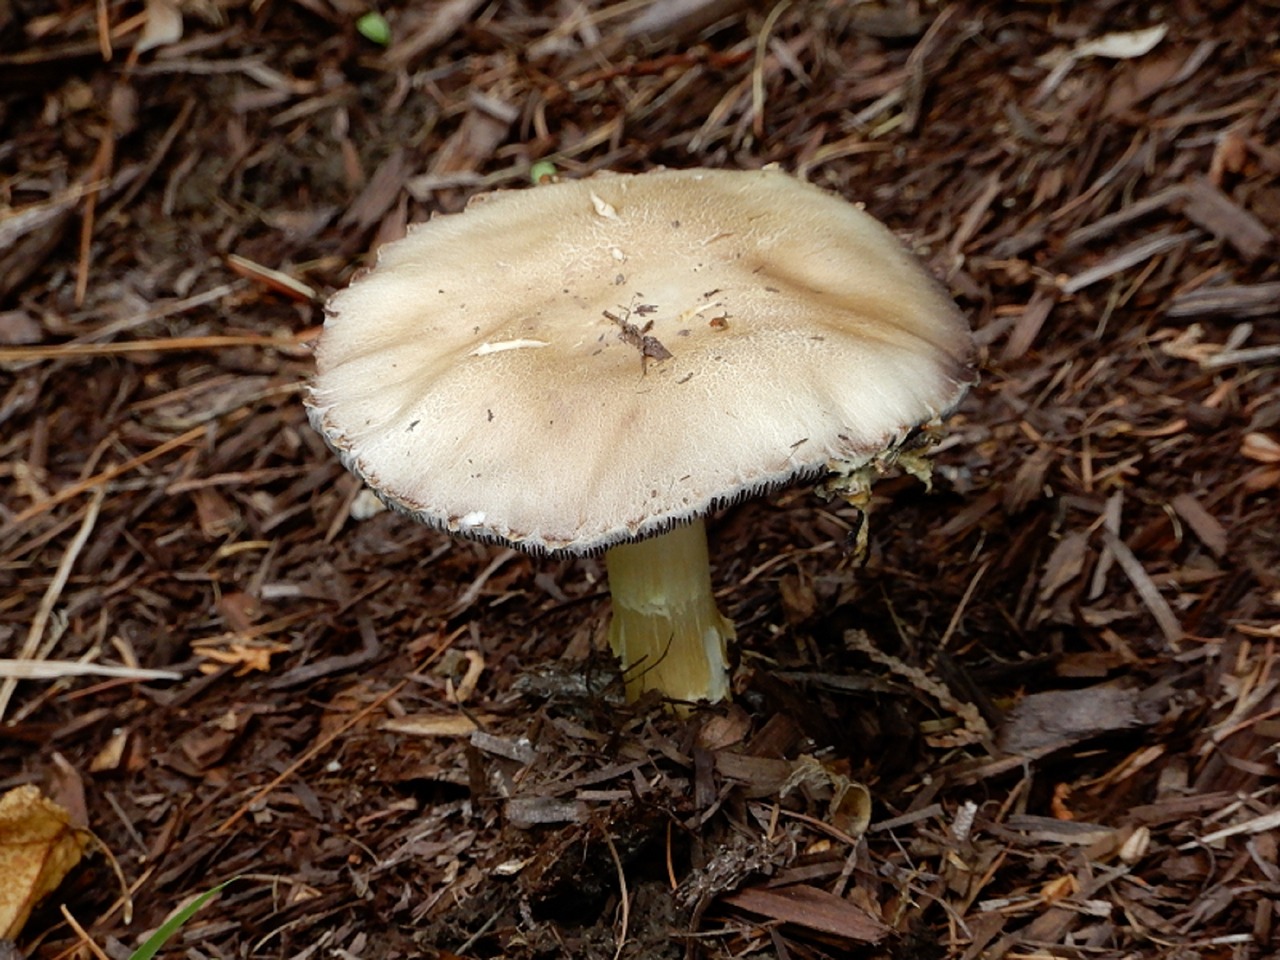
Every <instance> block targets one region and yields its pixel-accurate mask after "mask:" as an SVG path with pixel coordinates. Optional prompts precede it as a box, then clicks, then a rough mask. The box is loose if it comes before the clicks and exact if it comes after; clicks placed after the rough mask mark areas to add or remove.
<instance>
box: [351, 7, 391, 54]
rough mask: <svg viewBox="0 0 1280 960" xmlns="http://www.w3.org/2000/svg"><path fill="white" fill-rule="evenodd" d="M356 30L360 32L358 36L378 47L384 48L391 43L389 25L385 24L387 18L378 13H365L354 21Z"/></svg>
mask: <svg viewBox="0 0 1280 960" xmlns="http://www.w3.org/2000/svg"><path fill="white" fill-rule="evenodd" d="M356 29H357V30H359V31H360V36H362V37H364V38H365V39H366V40H368V41H369V42H370V43H376V44H377V45H378V46H380V47H385V46H386V45H387V44H389V43H390V42H391V24H389V23H387V18H386V17H384V16H383V15H382V14H380V13H377V12H370V13H366V14H365V15H364V16H362V17H361V18H360V19H359V20H357V21H356Z"/></svg>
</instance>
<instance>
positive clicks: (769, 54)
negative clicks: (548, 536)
mask: <svg viewBox="0 0 1280 960" xmlns="http://www.w3.org/2000/svg"><path fill="white" fill-rule="evenodd" d="M378 9H379V10H380V13H381V15H382V16H383V17H385V20H386V22H387V25H388V26H389V28H390V42H389V44H388V45H387V46H386V47H382V46H379V45H378V44H377V43H376V42H374V41H373V40H371V39H369V37H370V36H375V35H376V34H373V33H371V32H370V31H369V30H368V29H367V26H366V27H365V28H362V27H361V18H362V17H363V16H364V15H365V14H367V13H369V12H370V8H368V6H367V5H366V4H357V3H353V2H350V0H277V2H268V3H262V2H250V0H214V2H204V3H190V4H188V3H169V2H166V0H148V2H146V3H144V4H139V3H132V4H129V3H122V2H119V0H102V2H98V3H94V4H90V3H85V2H82V0H53V2H47V3H44V4H36V3H31V2H25V0H14V2H12V3H0V126H3V128H4V130H5V136H4V138H3V139H2V140H0V722H2V723H3V724H4V726H3V735H0V792H2V791H4V790H8V789H10V788H13V787H20V786H24V785H28V784H34V785H36V786H38V787H40V788H41V790H42V792H43V794H44V795H46V796H49V797H52V798H53V799H55V800H56V801H57V802H58V803H59V804H61V806H62V807H64V808H66V809H67V810H71V811H74V812H75V817H76V818H78V819H77V820H76V822H77V823H79V822H84V823H87V824H88V827H89V829H90V830H91V831H92V833H93V835H94V836H95V837H96V838H97V839H98V841H99V843H100V846H96V847H91V848H90V850H89V852H87V853H86V855H85V856H84V858H83V859H82V860H81V861H80V863H79V865H78V866H77V867H76V868H75V869H74V870H73V871H72V872H71V873H70V874H69V875H68V876H67V877H66V878H65V879H64V880H62V882H61V883H60V884H59V885H58V887H57V889H56V890H55V891H54V892H53V893H52V895H51V896H49V897H47V898H45V900H44V903H43V905H42V906H37V908H36V909H35V911H34V912H33V913H32V914H31V917H30V919H29V920H28V921H27V922H26V924H25V926H24V927H23V929H22V930H21V931H20V932H18V933H17V934H16V936H17V940H16V942H15V943H13V944H10V943H7V942H0V954H4V955H7V956H30V957H36V956H39V957H45V958H55V957H65V956H71V955H73V954H74V955H78V956H79V955H88V952H89V946H88V942H90V941H91V942H92V943H93V945H94V947H95V948H97V949H100V950H102V951H103V952H104V954H105V955H107V956H112V957H123V956H127V955H128V953H129V952H130V951H131V950H132V949H133V948H134V947H136V946H137V944H138V943H139V942H140V941H141V939H142V938H143V937H144V936H145V932H146V931H148V930H153V929H155V928H157V927H158V926H159V925H160V924H161V923H162V922H163V921H164V919H165V918H166V917H167V916H168V915H169V914H170V913H171V912H172V911H173V910H174V909H176V908H177V907H178V906H179V905H181V904H183V903H185V902H187V901H188V900H189V899H190V898H191V897H193V896H195V895H197V894H200V893H203V892H205V891H207V890H209V889H211V888H212V887H213V886H215V885H216V884H218V883H220V882H222V881H224V880H228V879H230V878H231V877H235V876H239V877H241V879H240V880H238V881H237V882H236V883H234V884H232V885H230V886H228V887H227V888H226V889H225V890H223V892H222V893H221V894H220V895H219V897H217V898H216V899H215V900H214V901H213V902H211V903H210V904H208V905H206V906H205V907H204V908H203V909H202V910H201V911H200V912H199V913H198V914H197V915H196V916H195V917H194V918H193V919H191V920H190V921H188V922H187V923H186V925H185V926H184V927H183V929H182V930H181V931H180V932H179V933H178V935H177V936H176V937H175V939H174V940H173V941H172V942H171V944H170V946H169V947H168V948H166V951H165V953H164V956H166V957H178V956H184V957H189V958H194V960H199V958H204V957H230V956H236V957H245V958H257V957H268V956H269V957H272V958H277V957H289V958H298V960H302V958H308V957H313V956H320V955H326V956H327V955H332V956H342V957H366V956H367V957H379V958H388V960H394V958H397V957H421V956H429V957H431V956H436V957H455V958H458V957H460V958H463V960H481V958H496V957H504V958H508V960H535V958H548V957H574V958H585V960H596V958H600V960H621V958H626V957H633V958H645V960H663V958H672V960H675V958H686V957H687V958H694V957H699V958H706V960H727V958H729V957H742V956H754V957H772V958H777V960H787V958H804V960H810V958H835V957H867V958H873V957H874V958H883V957H893V958H908V957H914V958H919V957H929V958H948V960H978V958H984V960H985V958H989V960H1001V958H1015V957H1028V956H1055V957H1058V956H1062V957H1067V956H1070V957H1092V956H1117V957H1118V956H1124V957H1141V958H1153V960H1154V958H1166V957H1193V956H1194V957H1232V958H1245V960H1247V958H1258V960H1261V958H1265V957H1269V956H1274V955H1275V954H1276V953H1277V951H1280V933H1278V932H1277V929H1276V928H1277V924H1276V893H1277V889H1280V872H1277V868H1276V863H1277V859H1278V851H1277V842H1278V841H1277V836H1278V835H1280V830H1278V829H1277V827H1278V825H1277V822H1276V813H1275V810H1276V806H1277V801H1278V799H1280V797H1278V794H1277V790H1278V789H1280V788H1278V785H1277V778H1278V775H1280V765H1278V761H1277V752H1276V749H1275V744H1276V742H1277V737H1278V736H1280V663H1277V653H1276V647H1277V641H1280V573H1278V572H1277V571H1280V522H1278V520H1277V518H1278V517H1280V509H1278V508H1277V498H1280V328H1278V327H1277V324H1276V323H1275V319H1276V318H1277V316H1280V267H1278V266H1277V252H1278V251H1280V244H1278V243H1277V237H1278V235H1280V142H1278V140H1280V61H1278V60H1277V58H1276V55H1275V47H1276V37H1277V35H1280V14H1278V13H1277V10H1276V8H1275V7H1274V5H1272V4H1268V3H1264V2H1227V3H1213V4H1199V5H1196V4H1175V5H1172V6H1150V5H1147V6H1141V5H1132V4H1130V5H1126V4H1118V5H1117V4H1058V5H1052V4H1020V5H1011V4H998V3H994V2H971V3H962V4H942V5H936V4H926V3H902V4H868V3H845V4H836V3H824V2H818V0H791V2H786V0H784V2H782V3H772V4H765V5H759V4H750V3H744V2H738V0H653V2H643V0H641V2H635V3H606V2H604V0H582V2H572V3H569V2H566V3H558V4H536V3H535V4H531V3H522V2H515V0H495V2H493V3H489V4H483V3H477V2H475V0H448V2H444V3H434V4H431V3H427V4H408V3H392V4H386V5H382V6H380V7H379V8H378ZM362 29H363V30H364V32H362ZM546 163H549V164H551V165H552V167H553V168H554V171H555V173H554V175H555V176H559V177H566V178H571V177H582V176H587V175H589V174H591V173H594V172H596V171H601V170H618V171H642V170H646V169H651V168H654V167H657V166H667V167H690V166H698V165H703V166H710V167H731V168H757V167H760V166H762V165H764V164H768V163H777V164H780V165H782V166H783V167H784V168H786V169H789V170H793V171H796V172H797V173H799V174H800V175H802V176H804V177H806V178H807V179H809V180H811V181H813V182H815V183H817V184H819V185H821V186H823V187H825V188H827V189H830V190H833V191H836V192H838V193H840V194H842V195H843V196H845V197H847V198H848V199H850V200H852V201H856V202H859V203H862V204H864V205H865V206H866V208H867V209H868V211H869V212H871V213H872V214H874V215H875V216H877V217H879V218H881V219H882V220H884V221H885V222H886V223H888V224H889V226H890V227H891V228H892V229H893V230H895V231H896V232H897V233H898V234H899V235H900V236H902V237H903V239H904V240H905V241H906V242H907V243H908V244H909V245H910V246H911V247H912V249H913V250H914V251H915V252H916V253H918V254H919V255H920V256H921V257H922V258H924V259H925V261H926V262H927V263H928V264H929V266H930V268H931V269H932V270H933V271H934V272H935V274H936V275H937V276H938V277H939V278H940V279H941V280H942V281H943V282H944V283H945V284H947V286H948V287H949V289H950V291H951V292H952V294H953V295H954V296H955V297H956V298H957V301H958V302H959V303H960V305H961V306H962V307H963V308H964V310H965V311H966V312H967V314H968V315H969V316H970V317H971V318H972V321H973V325H974V328H975V331H976V337H977V341H978V344H979V349H980V352H981V358H980V359H981V361H982V368H983V369H982V381H981V383H980V384H979V386H978V387H976V388H975V389H974V390H973V391H972V392H971V394H970V395H969V397H968V398H967V399H966V400H965V402H964V403H963V405H962V406H961V408H960V409H959V410H958V411H957V412H956V413H955V415H954V416H953V417H952V419H951V422H950V434H949V436H948V437H947V438H946V439H945V440H943V442H942V443H941V444H940V445H939V447H938V450H937V455H936V458H935V470H934V476H933V490H932V492H926V491H925V490H924V489H923V487H921V486H920V485H919V484H917V483H916V482H915V481H914V480H912V479H910V478H905V477H904V478H890V479H887V480H885V481H882V482H881V483H880V484H879V485H878V486H877V487H876V489H875V492H874V496H875V498H876V499H878V500H879V501H881V502H880V503H878V504H877V505H876V506H877V509H876V510H875V511H874V514H873V518H874V519H873V520H872V521H871V525H870V528H869V530H868V531H867V536H868V544H869V548H870V549H869V550H868V552H867V555H866V558H865V562H862V563H857V562H855V561H854V558H853V556H852V555H851V552H850V548H851V545H852V544H853V543H854V542H855V540H856V538H857V536H858V533H859V530H860V527H859V524H860V522H861V520H860V517H859V515H858V514H856V513H855V512H854V511H853V510H852V509H851V508H849V507H847V506H845V505H843V504H840V503H826V502H823V501H821V500H819V499H817V498H815V497H813V496H812V495H811V492H810V491H809V490H807V489H802V488H797V489H795V490H791V491H785V492H782V493H780V494H778V495H776V496H773V497H770V498H765V499H758V500H755V501H752V502H747V503H743V504H739V505H736V506H734V507H732V508H731V509H728V510H725V511H723V512H722V513H721V514H719V515H718V516H716V517H714V518H713V519H712V520H711V523H710V531H711V540H712V547H713V563H714V568H715V577H716V586H717V596H718V598H719V600H720V602H721V604H722V606H723V608H724V610H725V613H726V614H728V615H729V616H731V617H732V619H733V620H734V622H735V623H736V624H737V630H738V644H737V648H736V656H737V663H736V665H735V670H734V678H733V680H734V694H735V696H734V702H733V703H732V704H726V705H721V706H719V707H716V708H709V709H704V710H697V711H694V712H693V713H692V714H691V715H690V716H689V717H687V718H677V717H674V716H672V715H670V714H669V713H667V712H665V711H664V710H663V708H662V706H661V705H660V704H658V703H656V702H649V701H643V702H641V703H638V704H627V703H625V702H624V701H623V698H622V687H621V683H620V682H619V679H618V677H617V674H616V668H615V665H614V663H613V660H612V658H611V657H610V656H609V655H608V653H607V650H606V643H605V640H604V624H605V622H606V617H607V610H606V603H605V595H604V592H603V588H602V582H603V579H604V570H603V565H602V563H601V562H600V561H599V560H598V559H597V558H582V559H575V560H558V561H548V560H541V559H531V558H528V557H525V556H523V555H520V554H516V553H514V552H503V551H501V550H498V549H494V548H490V547H486V546H482V545H478V544H473V543H464V542H461V541H454V540H450V539H449V538H448V537H446V536H444V535H443V534H441V533H438V532H434V531H430V530H426V529H423V528H420V527H416V526H414V525H412V524H411V523H409V522H407V521H406V520H405V519H404V518H402V517H399V516H396V515H394V514H391V513H388V512H386V511H379V510H378V509H376V507H375V506H373V505H371V504H370V503H369V502H368V498H367V497H366V496H364V495H362V492H361V489H360V486H359V484H358V483H357V482H356V481H355V480H354V478H352V477H351V476H349V475H348V474H347V473H346V472H345V471H344V470H343V469H342V467H341V465H340V464H338V463H337V462H336V460H335V458H334V457H333V456H332V454H331V453H330V452H329V451H328V450H327V449H326V447H325V445H324V443H323V441H322V440H321V439H320V438H319V437H318V436H316V434H315V433H314V432H313V431H312V430H311V429H310V428H309V426H308V425H307V422H306V416H305V413H304V412H303V409H302V397H303V395H304V393H305V390H306V382H307V379H308V377H309V375H310V372H311V358H310V345H311V344H312V343H313V342H314V340H315V338H316V336H317V334H318V331H319V328H320V325H321V324H322V323H323V318H324V314H323V306H322V304H323V302H324V300H325V299H326V298H327V297H328V295H329V294H331V293H332V292H333V291H335V290H337V289H340V288H341V287H343V286H344V285H345V284H346V283H348V282H349V281H350V279H351V278H352V277H353V276H354V275H355V274H357V273H358V272H359V271H360V270H362V269H365V268H367V267H368V266H369V265H371V264H372V262H373V256H374V251H375V250H376V248H377V246H378V245H379V244H381V243H383V242H386V241H388V240H391V239H394V238H396V237H398V236H400V235H402V234H403V233H404V232H405V230H406V229H407V228H408V226H409V225H410V224H412V223H415V222H418V221H421V220H425V219H427V218H428V217H430V216H432V215H433V214H436V213H442V212H454V211H458V210H461V209H463V207H464V206H465V205H466V204H467V202H468V201H469V200H470V199H471V198H472V197H474V196H476V195H479V194H482V193H484V192H486V191H489V190H494V189H515V188H523V187H526V185H528V184H529V183H530V181H531V179H532V177H533V172H532V171H533V168H534V164H539V165H540V166H539V168H538V169H539V171H540V173H539V176H546V175H547V173H546V171H547V169H548V168H547V167H546V166H545V164H546ZM548 229H549V230H550V229H554V225H553V224H549V225H548ZM633 307H634V305H631V308H633ZM631 308H628V309H629V310H630V309H631ZM633 312H634V311H633ZM618 325H619V327H620V329H621V331H622V335H623V336H624V337H629V338H630V339H629V340H628V342H629V343H631V344H632V345H633V346H635V347H636V349H637V351H638V352H639V353H640V355H641V362H642V363H645V362H648V361H660V360H661V359H662V354H663V352H664V351H665V350H666V346H664V345H663V344H662V343H660V342H658V341H657V340H656V339H655V338H654V337H653V336H652V335H651V334H650V333H649V332H648V330H647V328H645V327H644V326H643V322H642V321H640V320H639V317H638V316H637V317H633V316H632V315H631V313H630V312H627V311H623V310H620V311H619V314H618ZM670 346H675V345H674V344H671V345H670ZM851 389H852V385H851ZM157 671H159V672H157ZM175 675H176V676H177V677H178V679H166V678H171V677H174V676H175ZM868 798H869V805H870V806H869V809H868ZM868 820H870V823H869V825H868V822H867V821H868ZM0 842H3V840H2V838H0ZM117 869H118V873H117ZM0 885H3V882H2V881H0ZM5 892H6V894H9V893H10V891H7V890H6V891H5ZM27 895H28V894H27V892H26V891H18V892H17V893H16V895H14V896H15V897H16V898H18V899H19V900H20V901H21V902H24V903H25V900H22V899H21V898H25V897H26V896H27ZM63 908H65V914H64V912H63Z"/></svg>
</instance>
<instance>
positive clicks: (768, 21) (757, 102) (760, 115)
mask: <svg viewBox="0 0 1280 960" xmlns="http://www.w3.org/2000/svg"><path fill="white" fill-rule="evenodd" d="M789 6H791V0H779V2H778V3H776V4H774V7H773V9H772V10H770V11H769V15H768V16H767V17H765V18H764V25H763V26H761V27H760V34H759V36H757V37H756V60H755V65H754V66H753V67H752V68H751V132H752V133H754V134H755V135H756V139H757V140H759V139H762V138H763V137H764V58H765V54H766V53H767V52H768V49H769V35H770V34H771V33H773V28H774V26H775V25H776V24H777V22H778V18H779V17H781V16H782V14H783V13H785V12H786V9H787V7H789Z"/></svg>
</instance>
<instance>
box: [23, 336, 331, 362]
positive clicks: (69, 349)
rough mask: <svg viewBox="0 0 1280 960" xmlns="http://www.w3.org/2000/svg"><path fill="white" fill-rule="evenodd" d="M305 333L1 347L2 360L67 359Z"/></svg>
mask: <svg viewBox="0 0 1280 960" xmlns="http://www.w3.org/2000/svg"><path fill="white" fill-rule="evenodd" d="M307 339H308V338H307V337H303V336H289V337H268V336H264V335H262V334H257V333H247V334H237V335H230V336H208V337H156V338H154V339H150V340H128V341H122V342H120V343H62V344H50V345H48V346H39V347H4V348H0V363H20V362H22V361H23V360H64V359H67V358H69V357H106V356H112V355H116V354H122V353H150V352H152V351H157V352H159V351H167V350H216V349H221V348H223V347H296V346H299V345H300V344H303V343H305V342H306V340H307Z"/></svg>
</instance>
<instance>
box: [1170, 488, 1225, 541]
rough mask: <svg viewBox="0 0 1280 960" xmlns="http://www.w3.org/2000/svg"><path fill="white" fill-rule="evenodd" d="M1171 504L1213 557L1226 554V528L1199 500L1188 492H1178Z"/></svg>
mask: <svg viewBox="0 0 1280 960" xmlns="http://www.w3.org/2000/svg"><path fill="white" fill-rule="evenodd" d="M1171 506H1172V507H1173V509H1174V510H1175V511H1176V512H1177V514H1178V516H1180V517H1181V518H1182V519H1183V520H1184V521H1186V524H1187V526H1188V527H1190V528H1191V531H1192V533H1194V534H1195V535H1196V537H1197V538H1199V540H1200V542H1201V543H1203V544H1204V545H1205V546H1206V547H1208V548H1209V550H1210V552H1211V553H1213V555H1214V556H1215V557H1221V556H1224V555H1225V554H1226V552H1227V531H1226V528H1225V527H1223V526H1222V524H1220V523H1219V522H1218V521H1217V519H1216V518H1215V517H1214V516H1213V514H1211V513H1210V512H1209V511H1208V510H1206V509H1205V508H1204V507H1203V506H1202V505H1201V503H1200V501H1199V500H1197V499H1196V498H1195V497H1194V496H1192V495H1191V494H1189V493H1180V494H1178V495H1177V496H1176V497H1174V498H1173V501H1172V504H1171Z"/></svg>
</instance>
